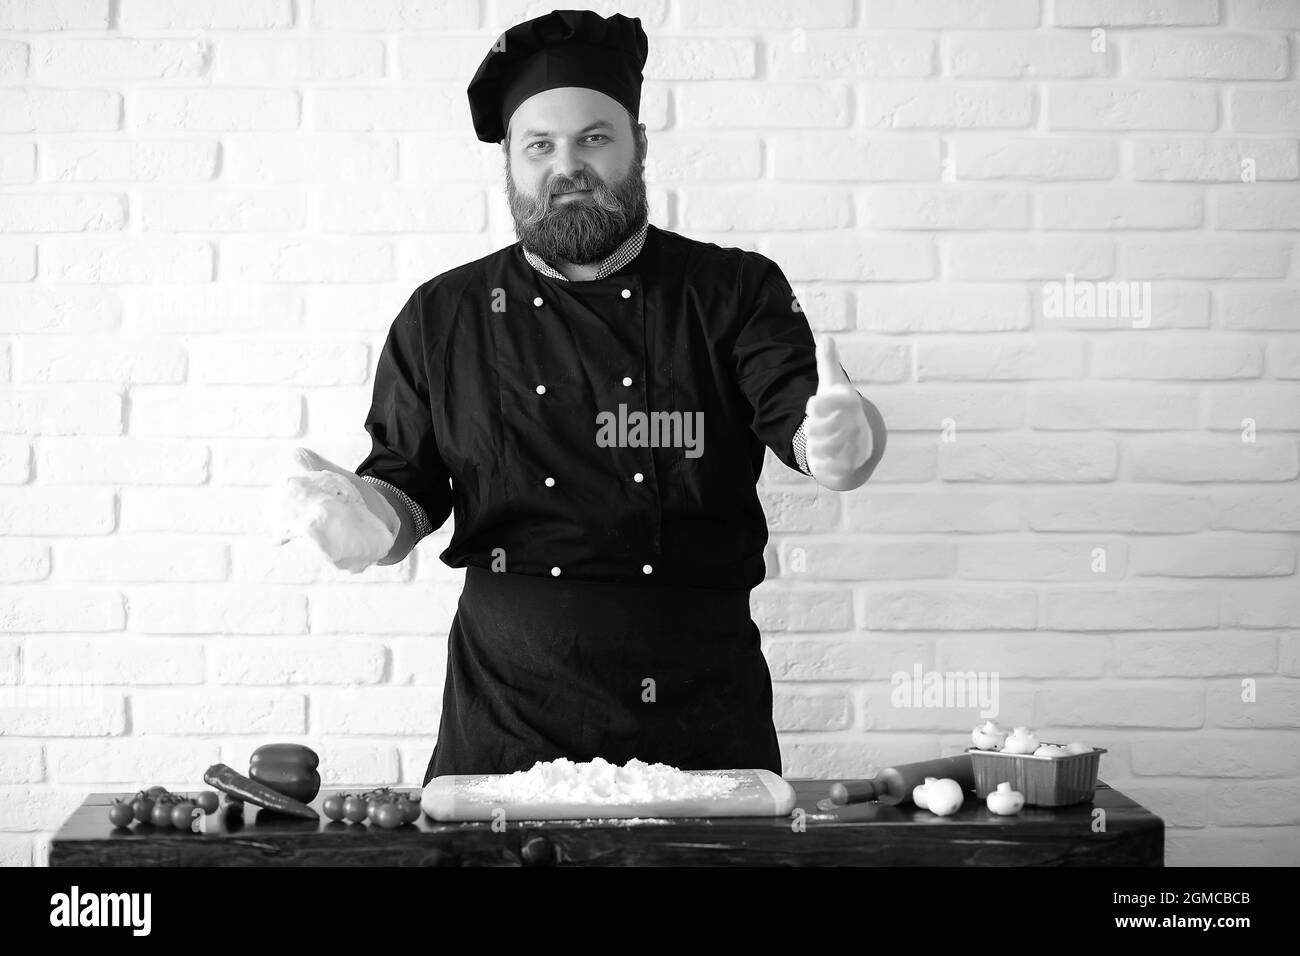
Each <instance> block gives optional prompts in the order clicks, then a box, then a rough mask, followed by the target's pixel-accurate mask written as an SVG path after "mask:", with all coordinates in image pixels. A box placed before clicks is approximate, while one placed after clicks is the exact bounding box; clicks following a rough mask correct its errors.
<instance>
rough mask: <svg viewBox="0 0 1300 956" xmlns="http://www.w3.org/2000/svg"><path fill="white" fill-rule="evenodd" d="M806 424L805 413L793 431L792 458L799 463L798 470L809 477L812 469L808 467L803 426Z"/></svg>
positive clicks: (806, 440)
mask: <svg viewBox="0 0 1300 956" xmlns="http://www.w3.org/2000/svg"><path fill="white" fill-rule="evenodd" d="M807 424H808V416H807V415H805V416H804V417H803V421H802V422H800V423H799V427H798V429H796V431H795V433H794V460H795V462H796V463H797V464H798V465H799V470H800V471H802V472H803V473H804V474H805V475H807V476H808V477H809V478H811V477H812V469H811V468H809V467H808V436H807V434H806V433H805V432H804V426H805V425H807Z"/></svg>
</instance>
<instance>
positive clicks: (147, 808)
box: [131, 797, 153, 823]
mask: <svg viewBox="0 0 1300 956" xmlns="http://www.w3.org/2000/svg"><path fill="white" fill-rule="evenodd" d="M131 812H132V813H133V814H135V818H136V820H138V821H139V822H140V823H151V822H153V801H152V800H150V799H149V798H148V797H137V798H136V799H135V801H134V802H132V804H131Z"/></svg>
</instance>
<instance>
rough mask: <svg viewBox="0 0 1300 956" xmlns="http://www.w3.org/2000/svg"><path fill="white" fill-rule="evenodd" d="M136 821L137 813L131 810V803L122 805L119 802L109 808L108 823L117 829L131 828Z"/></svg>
mask: <svg viewBox="0 0 1300 956" xmlns="http://www.w3.org/2000/svg"><path fill="white" fill-rule="evenodd" d="M134 819H135V811H134V810H132V809H131V804H129V803H122V802H121V801H120V800H119V801H118V802H116V803H114V804H113V805H112V806H111V807H109V808H108V822H109V823H111V824H113V826H115V827H126V826H130V825H131V821H132V820H134Z"/></svg>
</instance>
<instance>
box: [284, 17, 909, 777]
mask: <svg viewBox="0 0 1300 956" xmlns="http://www.w3.org/2000/svg"><path fill="white" fill-rule="evenodd" d="M646 52H647V40H646V35H645V33H644V32H643V30H642V29H641V25H640V21H639V20H638V19H637V18H635V17H626V16H622V15H619V14H615V15H613V16H609V17H601V16H599V15H597V14H595V13H592V12H590V11H585V10H559V11H555V12H552V13H549V14H547V15H545V16H541V17H537V18H536V19H533V20H529V21H527V22H526V23H521V24H519V25H517V26H514V27H512V28H510V29H509V30H507V31H506V32H505V33H504V34H502V35H501V36H500V37H499V38H498V40H497V42H496V43H495V44H493V46H492V49H491V50H490V51H489V52H488V54H487V56H486V57H485V58H484V60H483V62H482V64H481V65H480V66H479V68H478V71H477V73H476V74H475V75H474V78H473V80H472V81H471V82H470V84H469V89H468V92H469V105H470V113H471V116H472V118H473V123H474V128H475V131H476V132H477V134H478V138H479V139H480V140H482V141H484V142H486V143H494V144H495V143H499V144H500V145H501V147H502V149H503V151H504V156H505V162H506V192H507V197H508V200H509V207H510V212H511V215H512V217H513V219H514V225H515V230H516V233H517V235H518V237H519V241H518V242H516V243H514V244H513V245H510V246H507V247H505V248H503V249H500V250H498V251H496V252H493V253H491V254H490V255H487V256H484V257H483V258H481V259H477V260H475V261H473V262H469V263H466V264H465V265H462V266H459V267H457V268H454V269H451V270H450V271H447V272H444V273H442V274H441V275H438V276H436V277H434V278H432V279H430V280H428V281H427V282H425V283H424V284H423V285H421V286H420V287H419V288H417V289H416V290H415V292H414V293H413V294H412V295H411V297H410V298H409V300H408V301H407V302H406V303H405V305H404V306H403V307H402V309H401V311H400V313H399V314H398V315H397V317H396V319H395V321H394V322H393V323H392V326H391V328H390V329H389V332H388V335H387V338H386V341H385V342H384V345H383V349H382V352H381V354H380V356H379V359H378V363H377V368H376V372H375V385H374V397H373V402H372V403H371V405H370V410H369V413H368V414H367V417H366V419H365V428H366V430H367V432H368V433H369V435H370V436H371V439H372V449H371V451H370V453H369V454H368V455H367V456H366V457H365V459H364V460H363V461H362V462H361V464H360V465H359V466H357V468H356V470H355V472H354V473H347V472H343V470H342V469H339V468H338V466H335V465H332V464H331V463H329V462H328V461H326V460H324V459H322V458H320V456H318V455H315V454H314V453H313V452H310V451H309V450H305V449H303V450H300V454H301V455H302V458H301V461H302V464H303V465H304V466H305V467H308V468H317V469H326V470H330V471H335V472H339V473H343V474H347V476H348V478H349V479H350V480H352V481H355V482H356V483H357V485H358V486H359V487H360V488H361V489H362V491H363V495H364V498H365V500H366V501H367V502H368V504H369V506H370V508H371V510H372V511H373V512H375V513H376V514H379V513H382V514H384V515H385V516H386V517H387V518H388V520H389V521H390V522H392V526H393V528H394V530H395V531H396V535H397V537H396V541H395V543H394V544H393V546H392V549H391V550H390V551H389V552H388V553H387V554H386V555H384V556H383V557H382V559H380V560H379V561H378V562H377V563H379V564H394V563H396V562H399V561H401V560H403V559H404V558H405V557H406V556H407V554H408V553H409V552H410V550H411V548H412V547H413V546H414V545H415V543H416V542H417V541H419V540H420V539H421V538H422V537H424V536H425V535H427V534H429V533H430V532H431V531H433V530H435V529H437V528H439V527H441V526H442V524H443V523H444V522H445V521H446V520H447V518H448V517H449V516H451V515H454V516H455V524H454V532H453V534H452V536H451V540H450V543H449V544H448V546H447V548H446V549H445V550H444V551H443V552H442V554H441V555H440V557H441V559H442V560H443V561H444V562H445V563H446V564H448V565H449V566H451V567H463V568H465V581H464V588H463V591H462V593H461V596H460V601H459V604H458V607H457V611H456V615H455V618H454V619H453V621H452V624H451V628H450V635H449V638H448V655H447V674H446V685H445V689H444V693H443V698H442V714H441V722H440V724H439V730H438V739H437V745H436V746H435V748H434V751H433V755H432V758H431V759H430V761H429V765H428V768H427V770H426V773H425V778H424V780H425V783H427V782H428V781H429V780H430V779H431V778H432V777H433V776H436V775H442V774H450V773H458V774H473V773H509V772H512V771H516V770H525V769H527V768H529V767H530V766H532V765H533V763H534V762H536V761H538V760H552V759H555V758H558V757H568V758H570V759H572V760H575V761H583V760H591V759H593V758H595V757H603V758H605V759H606V760H609V761H611V762H613V763H623V762H625V761H627V760H630V759H632V758H639V759H641V760H644V761H647V762H655V761H659V762H663V763H667V764H671V765H673V766H676V767H679V768H682V769H716V768H724V767H746V768H749V767H752V768H766V769H769V770H772V771H774V772H777V773H780V772H781V753H780V749H779V747H778V744H777V736H776V730H775V728H774V726H773V722H772V684H771V678H770V675H769V672H768V669H767V665H766V662H765V660H764V657H763V654H762V651H761V649H760V646H759V632H758V628H757V626H756V625H755V624H754V622H753V620H752V619H751V617H750V609H749V597H750V591H751V590H752V589H753V588H754V587H755V586H756V585H758V584H759V583H760V582H761V581H762V580H763V578H764V574H765V570H766V569H765V565H764V560H763V550H764V546H765V544H766V543H767V540H768V533H767V523H766V520H765V517H764V514H763V510H762V507H761V505H760V503H759V497H758V494H757V491H756V488H755V484H756V482H757V481H758V478H759V474H760V472H761V470H762V466H763V461H764V453H765V449H768V448H770V449H771V450H772V452H773V454H774V455H775V456H776V457H777V458H778V459H779V460H780V461H781V462H782V463H783V464H784V465H785V466H786V467H788V468H791V469H795V470H798V471H800V472H802V473H804V474H805V475H809V476H811V477H812V478H813V479H814V480H815V481H817V482H818V483H819V484H820V485H822V486H823V487H825V488H828V489H832V490H835V491H847V490H850V489H852V488H856V487H858V486H860V485H861V484H862V483H863V482H865V481H866V480H867V478H868V477H869V476H870V475H871V473H872V471H873V470H874V469H875V467H876V464H877V463H878V462H879V461H880V458H881V456H882V454H883V453H884V449H885V427H884V422H883V420H882V419H881V416H880V414H879V412H878V411H877V410H876V408H875V407H874V406H873V405H872V404H871V403H870V402H868V401H867V400H866V399H865V398H863V397H862V396H861V395H859V394H858V393H857V392H856V391H855V390H854V389H853V387H852V386H851V385H850V384H849V378H848V375H847V374H846V373H845V372H844V369H843V368H842V367H841V366H840V364H839V363H838V361H837V360H836V359H835V353H834V343H833V342H830V341H826V342H823V343H822V345H821V347H820V348H816V347H815V346H814V341H813V336H812V333H811V331H810V329H809V325H808V322H807V319H806V318H805V316H804V314H803V312H802V310H801V309H800V307H799V303H798V302H797V300H796V298H795V296H794V294H793V292H792V291H791V288H790V285H789V283H788V282H787V281H786V279H785V276H784V275H783V274H782V272H781V270H780V268H778V267H777V265H776V264H775V263H774V262H772V261H771V260H770V259H767V258H765V257H764V256H762V255H759V254H757V253H752V252H747V251H743V250H740V249H735V248H725V247H720V246H717V245H714V244H712V243H706V242H699V241H696V240H693V239H689V238H687V237H685V236H682V235H679V234H677V233H674V232H670V231H668V230H666V229H661V228H659V227H657V226H654V225H651V224H650V223H649V221H648V218H647V212H648V210H647V205H646V198H645V179H644V166H643V162H644V159H645V155H646V151H647V139H646V133H645V125H644V124H643V123H641V122H639V112H640V94H641V82H642V69H643V67H644V65H645V61H646ZM394 515H396V518H395V519H394V517H393V516H394ZM431 717H432V715H431ZM430 722H431V723H432V720H431V721H430Z"/></svg>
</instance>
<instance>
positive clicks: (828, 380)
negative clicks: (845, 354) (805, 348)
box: [817, 335, 849, 392]
mask: <svg viewBox="0 0 1300 956" xmlns="http://www.w3.org/2000/svg"><path fill="white" fill-rule="evenodd" d="M848 381H849V379H848V376H847V375H845V374H844V369H842V368H841V367H840V353H839V349H838V348H836V347H835V339H834V337H833V336H830V335H827V336H824V337H823V338H822V339H821V340H820V341H819V342H818V343H817V391H818V392H824V391H826V390H827V389H829V388H830V387H831V386H832V385H847V384H848Z"/></svg>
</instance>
